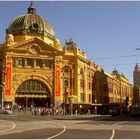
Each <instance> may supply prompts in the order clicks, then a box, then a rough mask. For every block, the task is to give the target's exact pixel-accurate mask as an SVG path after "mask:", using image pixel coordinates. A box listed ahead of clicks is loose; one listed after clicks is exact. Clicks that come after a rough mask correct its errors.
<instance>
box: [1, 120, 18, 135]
mask: <svg viewBox="0 0 140 140" xmlns="http://www.w3.org/2000/svg"><path fill="white" fill-rule="evenodd" d="M6 122H7V121H6ZM8 122H10V123H11V124H12V126H11V127H10V128H8V129H5V130H2V131H0V132H2V133H3V132H7V131H9V130H12V129H14V128H15V127H16V124H15V123H14V122H11V121H8Z"/></svg>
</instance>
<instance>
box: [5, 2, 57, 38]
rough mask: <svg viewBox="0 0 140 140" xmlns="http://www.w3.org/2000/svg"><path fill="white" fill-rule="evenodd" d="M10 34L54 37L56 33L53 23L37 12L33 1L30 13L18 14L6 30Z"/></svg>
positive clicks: (29, 9)
mask: <svg viewBox="0 0 140 140" xmlns="http://www.w3.org/2000/svg"><path fill="white" fill-rule="evenodd" d="M6 32H7V33H8V34H13V35H14V36H15V35H43V36H48V37H51V38H52V37H54V36H55V33H54V30H53V28H52V26H51V24H50V23H49V22H48V21H47V20H45V19H44V18H42V17H41V16H39V15H37V14H36V9H35V8H34V6H33V2H31V5H30V6H29V8H28V13H27V14H24V15H20V16H17V17H15V18H14V19H13V21H12V22H11V23H10V25H9V27H8V29H7V30H6Z"/></svg>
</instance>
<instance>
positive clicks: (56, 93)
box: [55, 65, 60, 96]
mask: <svg viewBox="0 0 140 140" xmlns="http://www.w3.org/2000/svg"><path fill="white" fill-rule="evenodd" d="M55 76H56V82H55V85H56V86H55V87H56V88H55V91H56V92H55V96H60V65H56V71H55Z"/></svg>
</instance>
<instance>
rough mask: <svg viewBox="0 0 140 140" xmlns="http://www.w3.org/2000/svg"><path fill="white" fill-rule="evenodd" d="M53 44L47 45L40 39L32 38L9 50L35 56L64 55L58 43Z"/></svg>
mask: <svg viewBox="0 0 140 140" xmlns="http://www.w3.org/2000/svg"><path fill="white" fill-rule="evenodd" d="M54 42H55V43H54V44H53V45H52V44H47V43H46V42H44V41H42V40H41V39H38V38H32V39H29V40H27V41H23V42H20V43H18V44H15V45H13V46H11V47H10V48H8V51H10V52H19V53H30V54H33V55H36V54H46V53H49V52H51V53H52V52H53V53H56V54H57V53H58V54H62V47H59V48H58V47H56V41H54Z"/></svg>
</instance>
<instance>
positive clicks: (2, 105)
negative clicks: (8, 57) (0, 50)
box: [0, 62, 5, 108]
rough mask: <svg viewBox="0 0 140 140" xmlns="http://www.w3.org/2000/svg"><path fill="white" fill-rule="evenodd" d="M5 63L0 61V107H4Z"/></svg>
mask: <svg viewBox="0 0 140 140" xmlns="http://www.w3.org/2000/svg"><path fill="white" fill-rule="evenodd" d="M4 79H5V65H4V63H2V62H1V84H0V87H1V108H3V107H4V87H5V80H4Z"/></svg>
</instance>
